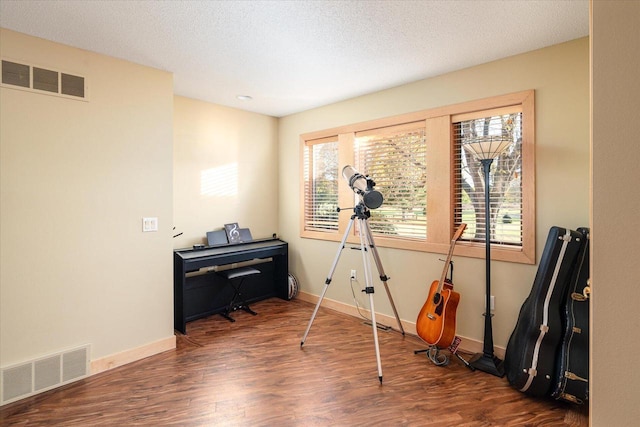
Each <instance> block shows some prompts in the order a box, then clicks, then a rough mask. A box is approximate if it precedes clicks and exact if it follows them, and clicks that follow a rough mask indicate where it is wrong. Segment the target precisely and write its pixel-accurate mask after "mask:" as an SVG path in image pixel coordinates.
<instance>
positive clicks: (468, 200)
mask: <svg viewBox="0 0 640 427" xmlns="http://www.w3.org/2000/svg"><path fill="white" fill-rule="evenodd" d="M496 136H501V137H502V138H505V139H508V140H509V141H512V144H511V145H510V146H509V148H507V149H506V150H505V151H504V152H503V153H502V154H501V155H500V156H498V157H497V158H496V159H494V161H493V162H492V164H491V173H490V176H489V194H490V197H489V205H490V210H489V212H490V218H489V219H490V221H489V224H490V228H489V229H490V232H491V234H490V240H491V244H492V245H504V246H516V247H522V244H523V242H522V239H523V227H522V213H523V211H522V210H523V206H522V112H514V113H509V114H500V115H491V116H486V117H479V118H473V119H469V120H463V121H458V122H454V123H453V138H454V181H455V189H454V192H455V193H454V225H455V227H457V226H458V225H459V224H460V223H462V222H464V223H466V224H467V228H466V230H465V232H464V234H463V235H462V238H461V240H467V241H477V242H484V241H485V233H486V230H485V224H486V222H485V206H484V205H485V185H484V179H485V177H484V172H483V167H482V164H481V163H480V161H479V160H478V159H476V158H475V157H473V156H472V155H471V154H470V153H469V152H467V150H464V149H463V148H462V145H463V144H465V143H466V142H469V141H479V140H482V138H483V137H494V138H495V137H496Z"/></svg>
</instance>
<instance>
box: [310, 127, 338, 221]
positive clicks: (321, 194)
mask: <svg viewBox="0 0 640 427" xmlns="http://www.w3.org/2000/svg"><path fill="white" fill-rule="evenodd" d="M303 168H304V205H305V206H304V227H305V230H307V231H320V232H337V231H338V211H337V208H338V179H339V174H338V140H337V138H325V139H322V140H317V141H308V142H307V144H305V150H304V166H303Z"/></svg>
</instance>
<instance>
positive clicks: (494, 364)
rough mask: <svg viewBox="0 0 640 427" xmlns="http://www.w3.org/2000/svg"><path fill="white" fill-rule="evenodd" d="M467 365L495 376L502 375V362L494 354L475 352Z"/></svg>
mask: <svg viewBox="0 0 640 427" xmlns="http://www.w3.org/2000/svg"><path fill="white" fill-rule="evenodd" d="M469 365H471V366H473V367H474V368H475V369H478V370H480V371H482V372H486V373H488V374H491V375H495V376H496V377H500V378H502V377H504V362H503V361H502V360H500V359H499V358H497V357H496V356H488V355H486V354H484V353H476V354H475V355H474V356H473V357H472V358H471V360H469Z"/></svg>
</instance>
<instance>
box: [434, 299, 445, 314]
mask: <svg viewBox="0 0 640 427" xmlns="http://www.w3.org/2000/svg"><path fill="white" fill-rule="evenodd" d="M439 300H440V301H439V302H438V306H437V307H436V309H435V312H436V314H437V315H438V316H442V309H443V308H444V304H443V300H442V298H439Z"/></svg>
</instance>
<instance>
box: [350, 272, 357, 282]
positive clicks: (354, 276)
mask: <svg viewBox="0 0 640 427" xmlns="http://www.w3.org/2000/svg"><path fill="white" fill-rule="evenodd" d="M351 279H352V280H356V271H355V270H351Z"/></svg>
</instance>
